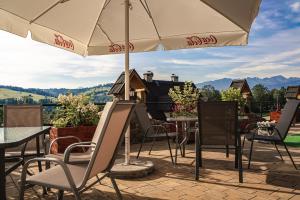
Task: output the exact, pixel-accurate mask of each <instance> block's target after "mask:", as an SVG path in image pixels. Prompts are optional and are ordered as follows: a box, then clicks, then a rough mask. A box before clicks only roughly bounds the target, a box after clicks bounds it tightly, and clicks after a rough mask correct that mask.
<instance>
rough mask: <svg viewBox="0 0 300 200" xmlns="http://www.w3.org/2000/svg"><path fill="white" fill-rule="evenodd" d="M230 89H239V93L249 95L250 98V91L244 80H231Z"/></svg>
mask: <svg viewBox="0 0 300 200" xmlns="http://www.w3.org/2000/svg"><path fill="white" fill-rule="evenodd" d="M230 87H232V88H235V89H240V90H241V93H249V94H250V96H252V92H251V89H250V87H249V85H248V82H247V80H246V79H235V80H232V82H231V84H230Z"/></svg>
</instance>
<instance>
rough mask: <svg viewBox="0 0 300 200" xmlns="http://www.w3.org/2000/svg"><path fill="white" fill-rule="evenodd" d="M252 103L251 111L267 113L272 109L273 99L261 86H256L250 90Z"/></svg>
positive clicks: (265, 88)
mask: <svg viewBox="0 0 300 200" xmlns="http://www.w3.org/2000/svg"><path fill="white" fill-rule="evenodd" d="M252 94H253V99H254V102H252V103H253V104H252V105H251V109H252V110H253V111H254V112H259V113H261V115H262V113H268V112H270V110H272V107H273V103H272V102H273V98H272V95H271V92H270V90H269V89H268V88H267V87H265V86H264V85H262V84H257V85H255V86H254V87H253V88H252Z"/></svg>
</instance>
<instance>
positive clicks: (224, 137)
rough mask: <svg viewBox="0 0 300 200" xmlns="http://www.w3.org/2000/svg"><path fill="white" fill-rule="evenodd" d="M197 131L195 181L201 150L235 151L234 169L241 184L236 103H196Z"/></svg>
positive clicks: (200, 163)
mask: <svg viewBox="0 0 300 200" xmlns="http://www.w3.org/2000/svg"><path fill="white" fill-rule="evenodd" d="M198 118H199V120H198V123H199V131H198V133H196V169H195V174H196V180H198V179H199V167H202V150H203V149H226V150H227V149H235V168H236V169H238V170H239V181H240V182H241V183H242V182H243V167H242V155H241V138H240V134H239V132H238V131H237V125H238V106H237V103H236V102H203V101H199V102H198Z"/></svg>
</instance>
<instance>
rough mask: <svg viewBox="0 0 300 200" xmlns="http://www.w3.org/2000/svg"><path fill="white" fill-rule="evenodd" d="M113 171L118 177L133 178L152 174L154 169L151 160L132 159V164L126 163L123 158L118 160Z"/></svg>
mask: <svg viewBox="0 0 300 200" xmlns="http://www.w3.org/2000/svg"><path fill="white" fill-rule="evenodd" d="M116 163H117V164H115V165H114V166H113V168H112V169H111V171H112V172H113V174H114V176H115V178H117V179H133V178H141V177H145V176H148V175H150V174H151V173H152V172H153V171H154V164H153V162H151V161H141V160H131V161H130V165H126V164H124V162H123V160H122V159H120V160H117V161H116Z"/></svg>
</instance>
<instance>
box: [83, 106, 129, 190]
mask: <svg viewBox="0 0 300 200" xmlns="http://www.w3.org/2000/svg"><path fill="white" fill-rule="evenodd" d="M134 106H135V104H134V103H130V102H129V101H119V102H118V103H117V104H116V106H115V107H114V109H112V110H111V111H110V112H109V113H108V115H107V118H106V120H105V122H104V126H103V129H102V131H101V134H100V137H99V139H98V142H97V144H96V147H95V151H94V152H93V154H92V158H91V160H90V162H89V164H88V167H87V172H86V175H85V178H84V180H83V185H84V184H85V183H86V181H87V180H88V179H89V178H92V177H94V176H95V175H97V174H99V173H102V172H105V171H109V170H110V169H111V167H112V166H113V164H114V162H115V158H116V155H117V152H118V147H119V146H120V145H121V143H122V141H123V138H124V134H125V132H126V130H127V128H128V125H129V123H130V119H131V115H132V111H133V109H134Z"/></svg>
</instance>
